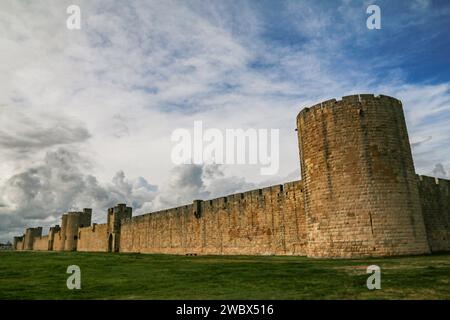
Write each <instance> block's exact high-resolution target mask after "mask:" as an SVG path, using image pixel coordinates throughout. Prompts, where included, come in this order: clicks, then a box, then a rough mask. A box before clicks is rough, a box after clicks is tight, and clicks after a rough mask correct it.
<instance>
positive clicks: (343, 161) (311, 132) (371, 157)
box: [297, 94, 429, 257]
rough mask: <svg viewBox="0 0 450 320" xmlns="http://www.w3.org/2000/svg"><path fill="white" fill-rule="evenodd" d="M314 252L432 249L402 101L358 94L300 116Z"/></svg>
mask: <svg viewBox="0 0 450 320" xmlns="http://www.w3.org/2000/svg"><path fill="white" fill-rule="evenodd" d="M297 130H298V137H299V148H300V162H301V169H302V180H303V186H304V187H303V188H304V190H303V191H304V197H305V212H306V220H307V228H308V249H307V251H308V256H309V257H363V256H384V255H405V254H422V253H429V247H428V243H427V239H426V233H425V226H424V222H423V217H422V211H421V205H420V200H419V194H418V187H417V181H416V175H415V171H414V164H413V159H412V155H411V148H410V144H409V139H408V133H407V129H406V123H405V118H404V115H403V109H402V104H401V102H400V101H399V100H397V99H395V98H391V97H388V96H379V97H375V96H374V95H369V94H361V95H354V96H347V97H343V98H342V100H340V101H336V100H335V99H333V100H328V101H325V102H322V103H320V104H317V105H314V106H313V107H311V108H306V109H304V110H302V111H301V112H300V113H299V115H298V116H297Z"/></svg>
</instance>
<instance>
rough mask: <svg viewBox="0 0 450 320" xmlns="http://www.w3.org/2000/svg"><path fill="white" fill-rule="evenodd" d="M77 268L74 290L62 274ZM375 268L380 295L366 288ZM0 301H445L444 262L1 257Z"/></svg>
mask: <svg viewBox="0 0 450 320" xmlns="http://www.w3.org/2000/svg"><path fill="white" fill-rule="evenodd" d="M73 264H75V265H78V266H79V267H80V268H81V287H82V288H81V290H68V289H67V287H66V280H67V277H68V276H69V275H68V274H67V273H66V269H67V267H68V266H69V265H73ZM372 264H375V265H378V266H380V267H381V287H382V288H381V290H373V291H370V290H368V289H367V287H366V279H367V277H368V276H369V275H368V274H366V267H367V266H368V265H372ZM0 299H450V254H442V255H431V256H417V257H396V258H384V259H362V260H315V259H308V258H304V257H280V256H195V257H188V256H174V255H144V254H108V253H79V252H70V253H56V252H41V253H38V252H0Z"/></svg>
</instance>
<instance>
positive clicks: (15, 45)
mask: <svg viewBox="0 0 450 320" xmlns="http://www.w3.org/2000/svg"><path fill="white" fill-rule="evenodd" d="M71 4H76V5H79V6H80V9H81V17H82V18H81V30H68V29H67V28H66V19H67V17H68V15H67V13H66V8H67V7H68V6H69V5H71ZM371 4H376V5H378V6H379V7H380V8H381V26H382V28H381V30H369V29H367V27H366V19H367V17H368V14H367V13H366V9H367V7H368V6H369V5H371ZM0 12H1V14H0V48H1V50H0V61H1V64H0V68H1V70H0V71H1V72H0V81H1V83H2V90H1V91H0V150H1V152H0V216H1V217H0V221H1V225H0V241H3V240H4V239H9V238H11V237H12V236H13V235H15V234H20V232H21V231H22V229H23V228H24V227H25V226H38V225H42V226H45V227H48V226H50V225H52V224H55V223H58V219H59V217H60V215H61V214H62V213H63V212H65V211H68V210H77V209H80V208H83V207H92V208H93V209H94V221H97V222H101V221H104V219H105V210H106V208H107V207H109V206H112V205H114V204H115V203H117V202H127V203H129V204H132V205H133V207H134V208H135V212H136V213H138V214H139V213H145V212H148V211H152V210H157V209H161V208H167V207H171V206H176V205H180V204H185V203H189V202H190V201H191V200H192V199H193V198H213V197H218V196H222V195H225V194H230V193H234V192H240V191H243V190H248V189H252V188H258V187H260V186H266V185H270V184H276V183H283V182H286V181H289V180H294V179H299V177H300V169H299V159H298V147H297V136H296V133H295V131H294V128H295V117H296V115H297V114H298V112H299V111H300V110H301V109H302V108H304V107H307V106H310V105H313V104H315V103H317V102H320V101H323V100H328V99H331V98H340V97H341V96H345V95H349V94H355V93H374V94H386V95H392V96H395V97H397V98H399V99H401V100H402V101H403V105H404V109H405V115H406V120H407V125H408V130H409V135H410V140H411V143H412V146H413V157H414V161H415V166H416V171H417V172H418V173H420V174H426V175H435V176H440V177H443V178H444V177H445V178H448V174H449V172H450V158H449V157H448V155H449V153H450V59H449V52H450V37H449V36H448V30H450V19H449V18H450V3H449V2H448V1H438V0H410V1H357V0H354V1H352V0H339V1H338V0H336V1H300V0H298V1H268V0H266V1H199V0H195V1H194V0H189V1H176V0H167V1H106V0H93V1H73V0H70V1H58V2H55V1H50V0H48V1H29V2H25V1H15V0H7V1H1V2H0ZM198 120H201V121H203V125H204V127H206V128H217V129H219V130H225V129H228V128H243V129H246V128H265V129H279V130H280V171H279V173H278V174H277V175H275V176H272V177H269V178H268V177H265V176H261V175H260V170H259V167H258V166H254V165H223V166H200V167H195V166H175V165H174V164H173V163H172V162H171V159H170V154H171V149H172V147H173V144H172V143H171V141H170V136H171V133H172V132H173V131H174V130H175V129H177V128H187V129H192V127H193V123H194V121H198Z"/></svg>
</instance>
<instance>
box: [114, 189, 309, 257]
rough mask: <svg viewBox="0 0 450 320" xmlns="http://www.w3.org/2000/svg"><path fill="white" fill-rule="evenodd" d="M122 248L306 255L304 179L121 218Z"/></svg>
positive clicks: (177, 252)
mask: <svg viewBox="0 0 450 320" xmlns="http://www.w3.org/2000/svg"><path fill="white" fill-rule="evenodd" d="M120 242H121V247H120V251H121V252H147V253H150V252H152V253H153V252H157V253H174V254H249V255H251V254H258V255H269V254H277V255H305V254H306V224H305V217H304V211H303V195H302V184H301V182H300V181H295V182H290V183H286V184H284V185H276V186H272V187H268V188H264V189H258V190H253V191H248V192H244V193H238V194H234V195H230V196H227V197H222V198H217V199H212V200H207V201H201V200H196V201H194V202H193V204H190V205H186V206H182V207H178V208H173V209H169V210H163V211H158V212H153V213H149V214H145V215H141V216H137V217H133V218H130V219H125V220H124V221H123V222H122V230H121V239H120Z"/></svg>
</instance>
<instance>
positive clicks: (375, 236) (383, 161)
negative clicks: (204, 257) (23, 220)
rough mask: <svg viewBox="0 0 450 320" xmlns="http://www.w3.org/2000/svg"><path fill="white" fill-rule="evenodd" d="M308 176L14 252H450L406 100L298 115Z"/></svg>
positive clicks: (112, 221) (128, 213) (81, 224)
mask: <svg viewBox="0 0 450 320" xmlns="http://www.w3.org/2000/svg"><path fill="white" fill-rule="evenodd" d="M297 132H298V142H299V155H300V166H301V175H302V179H301V180H300V181H293V182H288V183H285V184H283V185H275V186H271V187H267V188H262V189H257V190H252V191H248V192H243V193H238V194H233V195H229V196H226V197H221V198H217V199H211V200H194V201H193V203H191V204H188V205H184V206H180V207H177V208H172V209H167V210H161V211H157V212H152V213H147V214H143V215H139V216H135V217H132V208H131V207H127V206H126V204H118V205H117V206H115V207H113V208H109V209H108V212H107V217H106V218H107V219H106V220H107V222H106V223H104V224H93V225H91V215H92V210H91V209H84V210H83V212H69V213H67V214H64V215H63V216H62V219H61V227H59V226H55V227H52V228H50V231H49V234H48V235H46V236H42V228H41V227H38V228H28V229H26V232H25V234H24V235H22V236H19V237H14V248H15V249H16V250H54V251H74V250H77V251H92V252H95V251H97V252H139V253H166V254H186V255H197V254H198V255H201V254H217V255H222V254H224V255H234V254H236V255H301V256H308V257H313V258H358V257H383V256H395V255H415V254H428V253H430V252H438V251H449V250H450V194H449V192H450V181H449V180H444V179H437V178H432V177H427V176H419V175H417V174H416V173H415V169H414V163H413V158H412V153H411V146H410V143H409V137H408V132H407V126H406V121H405V117H404V114H403V107H402V103H401V102H400V101H399V100H397V99H395V98H392V97H387V96H374V95H372V94H360V95H352V96H346V97H343V98H342V99H341V100H336V99H332V100H328V101H325V102H322V103H319V104H317V105H314V106H312V107H311V108H305V109H303V110H302V111H301V112H300V113H299V115H298V116H297Z"/></svg>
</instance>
